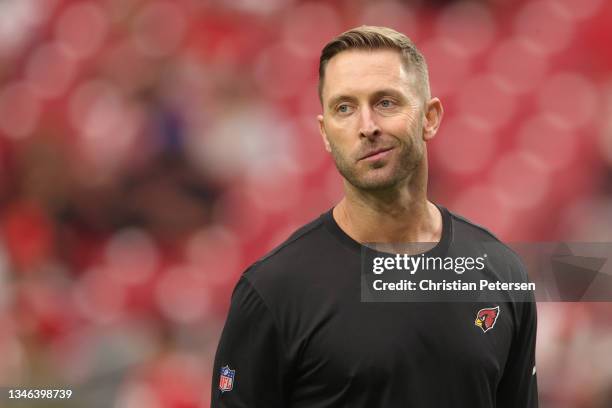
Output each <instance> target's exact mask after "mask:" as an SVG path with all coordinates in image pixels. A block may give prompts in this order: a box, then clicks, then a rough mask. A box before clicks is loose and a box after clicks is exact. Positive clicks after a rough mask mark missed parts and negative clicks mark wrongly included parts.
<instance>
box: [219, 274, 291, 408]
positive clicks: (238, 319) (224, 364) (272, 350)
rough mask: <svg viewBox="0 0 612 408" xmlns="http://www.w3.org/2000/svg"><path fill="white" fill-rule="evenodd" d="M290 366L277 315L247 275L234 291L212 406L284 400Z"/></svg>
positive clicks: (269, 407)
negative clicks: (276, 321)
mask: <svg viewBox="0 0 612 408" xmlns="http://www.w3.org/2000/svg"><path fill="white" fill-rule="evenodd" d="M287 367H288V362H287V359H286V357H285V352H284V344H283V341H282V339H281V335H280V332H279V330H278V327H277V326H276V324H275V321H274V318H273V316H272V314H271V312H270V310H269V309H268V307H267V305H266V304H265V303H264V301H263V299H262V298H261V296H260V295H259V293H257V291H256V290H255V288H254V287H253V286H252V284H251V283H250V282H249V281H248V279H247V278H245V277H244V276H243V277H242V278H241V279H240V280H239V281H238V284H237V285H236V288H235V289H234V292H233V294H232V301H231V305H230V310H229V315H228V317H227V320H226V322H225V327H224V328H223V332H222V334H221V339H220V341H219V346H218V348H217V353H216V355H215V363H214V367H213V375H212V390H211V408H221V407H223V408H225V407H227V408H229V407H231V408H242V407H249V408H260V407H261V408H264V407H265V408H275V407H283V406H285V401H284V398H285V394H286V388H287V385H286V381H287V378H288V376H287Z"/></svg>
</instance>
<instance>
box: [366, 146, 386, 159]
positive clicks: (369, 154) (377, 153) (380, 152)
mask: <svg viewBox="0 0 612 408" xmlns="http://www.w3.org/2000/svg"><path fill="white" fill-rule="evenodd" d="M390 150H393V147H384V148H380V149H376V150H371V151H369V152H367V153H366V154H364V155H363V156H361V158H360V159H359V160H364V159H368V158H377V157H378V156H384V154H385V153H386V152H388V151H390ZM374 156H376V157H374Z"/></svg>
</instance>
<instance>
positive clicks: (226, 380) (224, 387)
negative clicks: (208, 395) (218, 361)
mask: <svg viewBox="0 0 612 408" xmlns="http://www.w3.org/2000/svg"><path fill="white" fill-rule="evenodd" d="M235 376H236V370H232V369H231V368H229V366H225V367H221V377H220V378H219V389H220V390H221V392H225V391H231V390H232V388H234V377H235Z"/></svg>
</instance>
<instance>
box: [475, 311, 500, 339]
mask: <svg viewBox="0 0 612 408" xmlns="http://www.w3.org/2000/svg"><path fill="white" fill-rule="evenodd" d="M498 316H499V306H495V307H487V308H485V309H480V310H479V311H478V313H476V321H475V322H474V324H475V325H476V326H478V327H480V328H481V329H482V331H483V332H484V333H486V332H488V331H489V330H491V329H492V328H493V326H495V322H496V321H497V317H498Z"/></svg>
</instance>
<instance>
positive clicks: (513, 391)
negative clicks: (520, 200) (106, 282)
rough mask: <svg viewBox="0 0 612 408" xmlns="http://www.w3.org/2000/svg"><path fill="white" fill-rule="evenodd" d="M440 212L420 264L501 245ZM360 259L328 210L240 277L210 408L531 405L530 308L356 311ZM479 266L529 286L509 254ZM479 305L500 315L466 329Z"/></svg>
mask: <svg viewBox="0 0 612 408" xmlns="http://www.w3.org/2000/svg"><path fill="white" fill-rule="evenodd" d="M439 208H440V211H441V212H442V215H443V231H442V237H441V240H440V242H439V243H438V244H437V245H436V246H435V248H433V249H432V250H431V251H429V252H428V255H432V254H438V255H441V254H446V253H449V251H450V250H451V249H452V248H453V246H454V245H456V244H457V243H463V244H464V245H465V243H466V242H479V241H487V242H491V241H494V242H499V241H497V239H496V238H495V237H493V236H492V235H491V234H490V233H489V232H488V231H486V230H485V229H483V228H481V227H478V226H476V225H474V224H472V223H470V222H469V221H467V220H465V219H464V218H462V217H459V216H456V215H454V214H452V213H451V212H449V211H448V210H446V209H445V208H442V207H439ZM468 245H469V244H468ZM499 246H500V248H505V246H503V244H501V243H499ZM362 249H363V247H362V246H361V245H360V244H359V243H357V242H356V241H354V240H353V239H351V238H350V237H349V236H348V235H347V234H345V233H344V232H343V231H342V229H340V227H339V226H338V225H337V224H336V222H335V221H334V219H333V216H332V212H331V211H329V212H327V213H325V214H323V215H321V217H319V218H318V219H316V220H315V221H313V222H311V223H309V224H308V225H306V226H304V227H302V228H301V229H299V230H298V231H297V232H296V233H294V234H293V235H292V236H291V237H290V238H289V239H288V240H287V241H286V242H285V243H283V244H282V245H280V246H279V247H278V248H276V249H275V250H274V251H272V252H271V253H270V254H268V255H267V256H266V257H264V258H262V259H261V260H260V261H258V262H256V263H255V264H254V265H252V266H251V267H250V268H249V269H248V270H247V271H245V273H244V274H243V276H242V277H241V279H240V280H239V282H238V284H237V285H236V288H235V290H234V293H233V295H232V301H231V307H230V311H229V315H228V318H227V321H226V324H225V327H224V330H223V333H222V336H221V340H220V342H219V347H218V350H217V354H216V357H215V363H214V364H215V365H214V372H213V383H212V402H211V407H213V408H221V407H228V408H229V407H231V408H238V407H249V408H276V407H278V408H281V407H282V408H302V407H304V408H306V407H307V408H323V407H350V408H359V407H363V408H372V407H385V408H387V407H389V408H403V407H405V408H409V407H410V408H433V407H436V408H445V407H449V408H451V407H453V408H457V407H470V408H485V407H486V408H492V407H497V408H523V407H527V408H535V407H537V406H538V402H537V380H536V374H535V340H536V307H535V303H534V302H533V301H532V302H513V301H510V300H507V301H503V302H502V301H500V302H497V303H494V304H486V305H483V304H482V303H476V302H421V303H416V302H362V299H361V284H362V283H361V279H360V268H361V262H362ZM499 254H501V255H499ZM488 262H489V265H495V264H503V267H504V270H508V271H510V272H509V273H511V274H513V278H515V279H516V281H522V280H526V279H527V275H526V273H525V271H524V268H523V267H522V265H521V263H520V261H519V260H518V258H517V257H516V256H515V255H514V254H513V253H511V251H510V250H509V249H508V250H507V251H506V250H503V249H502V250H501V251H499V252H498V255H496V257H495V259H489V260H488ZM486 307H489V308H498V309H496V310H498V315H497V316H496V318H495V319H494V326H493V327H492V328H490V329H488V330H484V329H483V328H482V327H479V326H478V325H476V324H475V318H476V317H477V315H478V313H479V311H480V310H482V309H483V308H486Z"/></svg>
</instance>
